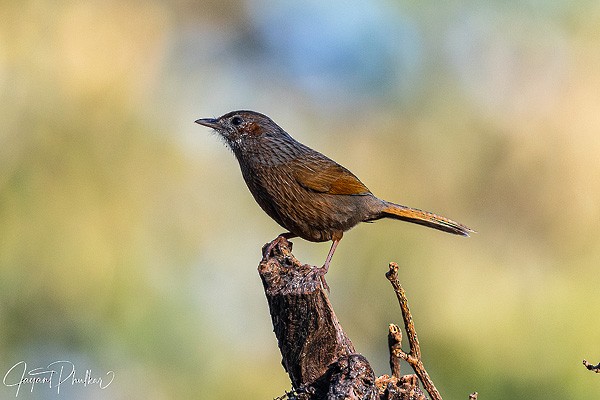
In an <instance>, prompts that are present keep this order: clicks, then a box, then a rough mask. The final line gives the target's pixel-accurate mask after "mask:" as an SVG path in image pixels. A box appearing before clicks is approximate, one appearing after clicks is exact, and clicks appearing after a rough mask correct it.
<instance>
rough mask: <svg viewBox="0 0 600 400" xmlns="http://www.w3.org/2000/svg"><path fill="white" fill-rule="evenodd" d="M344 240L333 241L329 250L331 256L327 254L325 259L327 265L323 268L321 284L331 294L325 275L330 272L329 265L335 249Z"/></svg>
mask: <svg viewBox="0 0 600 400" xmlns="http://www.w3.org/2000/svg"><path fill="white" fill-rule="evenodd" d="M340 240H342V238H339V239H338V238H336V239H333V243H332V244H331V248H330V249H329V254H327V258H326V259H325V264H324V265H323V267H321V272H320V273H321V283H322V284H323V288H324V289H325V290H327V292H329V285H328V284H327V281H326V280H325V274H326V273H327V271H329V263H330V262H331V258H332V257H333V253H335V248H336V247H337V245H338V243H339V242H340Z"/></svg>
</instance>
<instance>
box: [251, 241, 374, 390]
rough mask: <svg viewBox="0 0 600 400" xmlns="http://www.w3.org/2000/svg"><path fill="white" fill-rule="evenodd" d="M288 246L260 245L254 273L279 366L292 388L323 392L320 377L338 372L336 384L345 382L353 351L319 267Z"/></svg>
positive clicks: (370, 373) (367, 372)
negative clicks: (279, 357)
mask: <svg viewBox="0 0 600 400" xmlns="http://www.w3.org/2000/svg"><path fill="white" fill-rule="evenodd" d="M291 250H292V244H291V243H290V242H288V241H287V240H286V239H284V238H282V237H280V238H277V239H275V241H273V242H272V243H270V244H269V245H267V246H265V248H264V249H263V251H264V254H263V259H262V261H261V263H260V265H259V267H258V271H259V274H260V276H261V279H262V282H263V285H264V288H265V294H266V296H267V302H268V304H269V310H270V313H271V319H272V321H273V330H274V332H275V336H276V337H277V342H278V345H279V349H280V350H281V355H282V364H283V367H284V368H285V370H286V372H287V373H288V375H289V376H290V379H291V381H292V385H293V387H294V389H300V388H309V387H310V388H311V390H313V391H314V390H317V391H318V392H319V393H320V395H323V394H324V393H327V392H328V391H329V386H330V385H329V383H328V382H325V381H324V379H326V378H327V379H330V378H332V377H333V376H336V377H338V378H336V379H338V382H339V384H340V385H341V382H344V381H345V378H343V377H340V373H341V374H342V375H344V374H343V372H344V371H346V370H348V368H350V367H348V364H351V365H354V364H353V363H354V362H355V358H354V357H352V356H353V355H354V353H355V350H354V346H353V345H352V342H351V341H350V339H349V338H348V337H347V336H346V334H345V333H344V331H343V330H342V327H341V326H340V323H339V321H338V319H337V317H336V315H335V312H334V311H333V308H332V307H331V303H330V302H329V297H328V295H327V292H326V291H325V290H324V289H323V287H322V285H321V270H320V268H317V267H314V266H311V265H306V264H305V265H302V264H301V263H300V262H299V261H298V260H297V259H296V258H295V257H294V256H293V255H292V253H291ZM363 360H364V358H363ZM364 363H365V366H364V369H365V371H364V372H363V373H364V374H365V376H368V377H369V378H368V379H370V377H371V376H372V379H371V380H372V383H371V386H372V388H374V387H375V375H374V374H373V370H372V369H371V367H370V366H369V364H368V362H367V361H366V360H364ZM350 369H351V368H350ZM368 379H367V380H368ZM316 394H317V393H315V395H316ZM314 398H318V397H314ZM365 398H368V397H365Z"/></svg>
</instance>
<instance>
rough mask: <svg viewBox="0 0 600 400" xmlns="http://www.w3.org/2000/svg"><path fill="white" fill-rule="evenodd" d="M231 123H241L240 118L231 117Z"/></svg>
mask: <svg viewBox="0 0 600 400" xmlns="http://www.w3.org/2000/svg"><path fill="white" fill-rule="evenodd" d="M231 123H232V124H233V125H236V126H237V125H239V124H241V123H242V119H241V118H240V117H233V118H231Z"/></svg>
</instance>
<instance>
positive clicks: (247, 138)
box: [196, 110, 288, 151]
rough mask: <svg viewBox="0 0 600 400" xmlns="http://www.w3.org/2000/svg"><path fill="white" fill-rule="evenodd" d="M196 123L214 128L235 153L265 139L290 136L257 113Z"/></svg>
mask: <svg viewBox="0 0 600 400" xmlns="http://www.w3.org/2000/svg"><path fill="white" fill-rule="evenodd" d="M196 123H197V124H200V125H204V126H207V127H209V128H213V129H214V130H215V131H216V132H217V133H218V134H219V135H220V136H221V137H222V138H223V139H224V140H225V142H226V143H227V145H229V146H230V147H231V148H232V149H233V150H234V151H236V150H238V149H240V148H244V147H246V146H247V145H249V144H250V143H252V142H256V141H260V140H261V139H262V138H264V137H279V136H282V135H283V136H288V135H287V133H285V131H284V130H283V129H281V128H280V127H279V126H278V125H277V124H276V123H275V122H273V121H272V120H271V118H269V117H267V116H266V115H264V114H260V113H257V112H255V111H245V110H242V111H232V112H229V113H227V114H225V115H223V116H221V117H219V118H201V119H198V120H196Z"/></svg>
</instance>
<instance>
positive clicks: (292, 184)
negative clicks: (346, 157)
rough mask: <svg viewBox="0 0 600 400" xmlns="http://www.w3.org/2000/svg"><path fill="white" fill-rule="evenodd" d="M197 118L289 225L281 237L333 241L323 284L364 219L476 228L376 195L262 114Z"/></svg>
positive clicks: (267, 207) (271, 211) (458, 230)
mask: <svg viewBox="0 0 600 400" xmlns="http://www.w3.org/2000/svg"><path fill="white" fill-rule="evenodd" d="M195 122H196V123H197V124H200V125H204V126H206V127H209V128H212V129H214V130H215V131H216V132H217V133H218V135H219V136H220V137H221V138H222V139H223V140H224V142H225V144H226V146H227V147H229V148H230V149H231V150H232V151H233V154H234V155H235V157H236V159H237V161H238V163H239V165H240V169H241V172H242V176H243V178H244V180H245V182H246V185H247V186H248V189H249V190H250V193H252V196H253V197H254V199H255V200H256V202H257V203H258V205H259V206H260V207H261V208H262V209H263V210H264V211H265V213H267V214H268V215H269V216H270V217H271V218H272V219H273V220H275V222H277V223H278V224H279V225H281V226H282V227H283V228H284V229H286V230H287V232H285V233H282V234H281V235H279V236H278V238H286V239H291V238H294V237H300V238H302V239H305V240H308V241H310V242H326V241H332V244H331V247H330V249H329V253H328V254H327V258H326V259H325V263H324V265H323V267H322V273H323V275H322V277H323V283H324V285H326V282H325V281H324V274H325V273H327V271H328V269H329V264H330V262H331V259H332V257H333V254H334V252H335V250H336V248H337V246H338V244H339V242H340V240H341V239H342V236H343V234H344V232H346V231H348V230H349V229H351V228H353V227H354V226H355V225H357V224H359V223H360V222H373V221H376V220H379V219H382V218H391V219H397V220H401V221H408V222H412V223H415V224H420V225H424V226H427V227H430V228H434V229H438V230H440V231H444V232H448V233H452V234H455V235H461V236H469V234H470V233H473V232H475V231H474V230H472V229H471V228H469V227H467V226H465V225H463V224H461V223H458V222H455V221H452V220H451V219H448V218H446V217H442V216H440V215H436V214H434V213H431V212H427V211H422V210H419V209H416V208H411V207H406V206H403V205H399V204H396V203H392V202H389V201H385V200H382V199H380V198H378V197H376V196H375V195H374V194H373V193H371V191H370V190H369V189H368V188H367V187H366V186H365V185H364V184H363V183H362V182H361V181H360V180H359V179H358V178H357V177H356V176H355V175H354V174H353V173H352V172H350V171H349V170H348V169H346V168H345V167H343V166H342V165H340V164H338V163H337V162H335V161H333V160H332V159H330V158H328V157H327V156H325V155H323V154H321V153H319V152H318V151H316V150H313V149H311V148H310V147H308V146H306V145H304V144H302V143H300V142H298V141H297V140H295V139H294V138H292V136H290V134H288V133H287V132H286V131H285V130H283V129H282V128H281V127H280V126H279V125H277V124H276V123H275V122H273V120H271V118H269V117H267V116H266V115H264V114H261V113H258V112H255V111H248V110H240V111H232V112H229V113H227V114H225V115H223V116H221V117H219V118H201V119H198V120H196V121H195ZM274 242H275V241H274ZM268 252H269V251H268V250H267V254H268Z"/></svg>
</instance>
